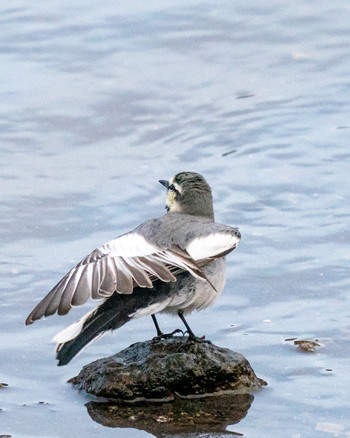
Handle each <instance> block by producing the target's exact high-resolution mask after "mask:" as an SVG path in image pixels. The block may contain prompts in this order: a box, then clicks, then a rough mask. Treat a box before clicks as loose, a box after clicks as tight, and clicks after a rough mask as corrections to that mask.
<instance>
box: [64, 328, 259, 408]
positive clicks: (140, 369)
mask: <svg viewBox="0 0 350 438" xmlns="http://www.w3.org/2000/svg"><path fill="white" fill-rule="evenodd" d="M69 382H71V383H73V385H75V386H76V387H77V388H78V389H82V390H85V391H86V392H88V393H91V394H93V395H95V396H97V397H104V398H108V399H114V400H118V401H124V402H137V401H141V400H148V401H161V402H163V401H170V400H173V399H174V398H175V397H181V398H191V397H203V396H208V395H219V394H227V393H240V394H242V393H250V392H252V391H253V390H254V389H256V388H258V387H260V386H263V385H266V382H265V381H263V380H261V379H259V378H257V376H256V375H255V373H254V371H253V369H252V368H251V366H250V364H249V362H248V361H247V359H245V357H244V356H242V355H241V354H239V353H234V352H232V351H231V350H229V349H226V348H221V347H218V346H216V345H213V344H211V343H208V342H193V341H189V340H188V337H182V336H174V337H172V338H168V339H161V340H159V339H156V338H155V339H154V340H151V341H145V342H139V343H136V344H133V345H131V346H130V347H128V348H126V349H125V350H123V351H121V352H119V353H117V354H115V355H113V356H110V357H107V358H103V359H99V360H96V361H94V362H92V363H90V364H88V365H86V366H84V368H83V369H82V370H81V371H80V373H79V375H78V376H76V377H73V378H72V379H70V380H69Z"/></svg>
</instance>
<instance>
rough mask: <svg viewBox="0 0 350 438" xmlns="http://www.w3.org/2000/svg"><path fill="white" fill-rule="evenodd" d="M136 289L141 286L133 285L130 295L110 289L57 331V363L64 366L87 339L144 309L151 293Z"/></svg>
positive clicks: (121, 322) (101, 333)
mask: <svg viewBox="0 0 350 438" xmlns="http://www.w3.org/2000/svg"><path fill="white" fill-rule="evenodd" d="M138 289H141V288H135V289H134V292H133V293H132V294H131V295H124V294H118V293H117V292H114V294H113V295H112V296H111V297H110V298H108V299H107V300H106V301H104V302H103V303H102V304H101V305H100V306H99V307H97V309H95V310H93V311H91V312H89V313H87V314H86V315H85V316H84V317H83V318H81V319H80V320H79V321H77V322H75V323H74V324H72V325H71V326H69V327H68V328H66V329H65V330H62V331H61V332H60V333H58V334H57V335H56V336H55V337H54V338H53V341H55V342H57V347H56V353H57V354H56V359H58V365H66V364H67V363H68V362H70V361H71V360H72V359H73V357H74V356H76V355H77V354H78V353H79V352H80V351H81V350H82V349H83V348H84V347H86V346H87V345H88V344H90V342H92V341H93V340H95V339H96V338H98V337H100V336H102V335H103V334H104V333H105V332H107V331H108V330H114V329H117V328H119V327H121V326H122V325H124V324H125V323H126V322H128V321H130V319H132V318H133V317H134V316H135V313H136V312H137V310H139V309H140V308H148V306H149V305H150V297H151V296H152V293H150V294H147V293H145V290H144V289H141V290H140V291H138ZM149 290H150V291H153V289H149Z"/></svg>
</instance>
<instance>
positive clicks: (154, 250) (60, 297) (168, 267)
mask: <svg viewBox="0 0 350 438" xmlns="http://www.w3.org/2000/svg"><path fill="white" fill-rule="evenodd" d="M180 271H188V272H190V273H191V274H192V275H194V276H195V277H197V278H201V279H203V280H207V278H206V276H205V274H204V273H203V271H202V270H201V268H200V267H199V265H198V264H197V263H196V262H195V261H194V260H193V258H192V257H191V256H190V255H189V253H188V252H187V251H186V250H185V249H181V248H180V247H179V246H177V245H171V246H170V247H169V248H166V247H162V246H159V245H157V244H154V243H151V242H150V241H148V240H147V239H146V238H145V237H143V236H142V235H140V234H138V233H135V232H130V233H127V234H124V235H123V236H120V237H118V238H117V239H114V240H111V241H110V242H108V243H106V244H105V245H103V246H101V247H100V248H97V249H95V250H94V251H92V252H91V253H90V254H89V255H88V256H87V257H85V258H84V259H83V260H82V261H81V262H79V263H78V264H77V265H76V266H75V267H74V268H73V269H71V270H70V271H69V272H68V273H67V274H66V275H65V276H64V277H63V278H62V279H61V280H60V281H59V282H58V283H57V284H56V286H55V287H54V288H53V289H52V290H51V291H50V292H49V293H48V295H47V296H46V297H45V298H44V299H43V300H42V301H41V302H40V303H39V304H38V305H37V306H36V307H35V308H34V310H33V311H32V312H31V313H30V315H29V316H28V318H27V320H26V324H27V325H28V324H32V323H33V322H34V321H36V320H37V319H40V318H41V317H42V316H49V315H52V314H54V313H55V312H56V311H57V312H58V314H59V315H65V314H66V313H68V312H69V310H70V309H71V308H72V307H73V306H80V305H82V304H84V303H85V302H86V301H87V300H88V299H89V298H90V297H91V298H93V299H103V298H108V297H109V296H111V295H112V294H113V293H114V291H117V292H119V293H122V294H131V293H132V291H133V288H134V287H135V286H140V287H146V288H151V287H152V283H153V281H155V280H158V279H159V280H162V281H164V282H169V281H176V277H175V275H174V274H175V273H178V272H180ZM207 281H208V280H207Z"/></svg>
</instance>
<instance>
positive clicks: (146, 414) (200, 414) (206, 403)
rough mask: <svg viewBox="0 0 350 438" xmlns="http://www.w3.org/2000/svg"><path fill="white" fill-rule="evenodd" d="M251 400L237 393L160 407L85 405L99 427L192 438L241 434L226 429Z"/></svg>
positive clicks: (157, 435) (105, 404) (96, 403)
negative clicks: (208, 435)
mask: <svg viewBox="0 0 350 438" xmlns="http://www.w3.org/2000/svg"><path fill="white" fill-rule="evenodd" d="M253 400H254V397H253V396H252V395H251V394H239V395H226V396H221V397H209V398H203V399H197V400H186V399H177V400H176V401H174V402H173V403H163V404H154V403H152V404H137V405H134V404H133V405H117V404H113V403H98V402H89V403H87V404H86V407H87V410H88V413H89V415H90V416H91V418H92V419H93V420H94V421H96V422H97V423H100V424H102V425H103V426H107V427H118V428H134V429H139V430H144V431H146V432H149V433H151V434H152V435H154V436H155V437H157V438H165V437H170V436H171V437H176V436H183V435H184V434H186V435H188V434H191V437H193V438H195V437H199V436H203V434H210V436H213V434H215V436H228V435H231V436H232V435H241V434H239V433H236V432H229V431H227V430H226V428H227V426H228V425H231V424H237V423H239V422H240V421H241V420H242V419H243V418H244V417H245V416H246V415H247V412H248V409H249V408H250V406H251V404H252V402H253Z"/></svg>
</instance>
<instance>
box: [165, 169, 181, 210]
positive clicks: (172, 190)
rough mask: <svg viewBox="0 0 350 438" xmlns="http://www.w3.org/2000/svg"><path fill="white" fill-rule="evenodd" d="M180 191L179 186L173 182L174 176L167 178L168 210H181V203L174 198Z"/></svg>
mask: <svg viewBox="0 0 350 438" xmlns="http://www.w3.org/2000/svg"><path fill="white" fill-rule="evenodd" d="M181 193H182V189H181V186H180V185H179V184H178V183H176V182H174V177H172V178H171V179H170V180H169V187H168V191H167V194H166V208H167V210H168V211H180V212H181V211H182V208H181V204H180V203H179V202H178V201H177V200H176V198H177V197H178V196H179V194H180V195H181Z"/></svg>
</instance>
